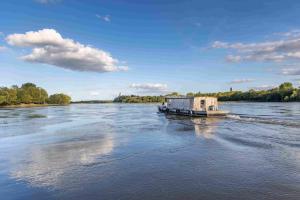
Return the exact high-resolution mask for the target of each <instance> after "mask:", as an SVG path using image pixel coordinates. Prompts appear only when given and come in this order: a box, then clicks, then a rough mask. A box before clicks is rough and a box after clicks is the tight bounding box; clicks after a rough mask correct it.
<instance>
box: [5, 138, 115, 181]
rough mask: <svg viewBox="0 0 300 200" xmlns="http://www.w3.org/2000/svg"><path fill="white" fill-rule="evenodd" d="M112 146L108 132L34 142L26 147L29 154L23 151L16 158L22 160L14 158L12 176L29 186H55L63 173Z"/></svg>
mask: <svg viewBox="0 0 300 200" xmlns="http://www.w3.org/2000/svg"><path fill="white" fill-rule="evenodd" d="M113 148H114V140H113V138H112V137H109V136H103V137H101V138H100V139H99V138H98V139H95V138H92V139H91V138H90V139H87V138H86V137H85V138H79V139H78V140H76V141H67V142H60V143H55V144H50V145H46V146H34V147H32V148H30V149H29V151H30V152H29V153H28V154H29V155H23V158H26V160H22V158H15V159H21V160H18V161H17V162H20V163H19V165H17V168H16V169H15V170H13V171H12V173H11V176H12V177H13V178H15V179H19V180H23V181H27V182H29V183H30V184H31V185H32V186H47V187H48V186H52V187H56V186H59V185H60V184H62V182H63V176H64V175H66V174H67V173H73V172H72V171H73V170H74V168H75V169H78V167H80V166H84V165H89V164H93V163H95V162H97V159H99V158H100V157H101V156H104V155H107V154H109V153H111V152H112V150H113ZM101 159H107V158H105V157H103V158H101ZM12 162H14V160H12Z"/></svg>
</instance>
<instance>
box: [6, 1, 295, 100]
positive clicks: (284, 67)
mask: <svg viewBox="0 0 300 200" xmlns="http://www.w3.org/2000/svg"><path fill="white" fill-rule="evenodd" d="M0 19H1V20H0V32H1V33H0V71H1V79H0V85H1V86H11V85H13V84H18V85H20V84H22V83H24V82H34V83H36V84H37V85H39V86H41V87H43V88H45V89H47V90H48V91H49V93H50V94H51V93H56V92H64V93H67V94H70V95H71V96H72V98H73V99H74V100H83V99H111V98H114V97H115V96H117V95H118V94H119V93H120V92H121V93H122V94H139V95H146V94H165V93H167V92H171V91H178V92H181V93H187V92H190V91H192V92H198V91H201V92H216V91H227V90H229V88H230V87H233V88H234V89H236V90H248V89H251V88H255V89H260V88H269V87H272V86H277V85H278V84H280V83H282V82H284V81H290V82H292V83H294V85H296V86H299V81H300V65H298V63H299V59H300V21H299V19H300V1H297V0H294V1H289V0H284V1H282V0H276V1H275V0H274V1H262V0H259V1H257V0H252V1H237V0H236V1H235V0H230V1H229V0H227V1H225V0H223V1H221V0H210V1H200V0H198V1H155V0H154V1H143V0H139V1H134V0H132V1H117V0H116V1H70V0H28V1H26V0H24V1H13V0H11V1H1V2H0Z"/></svg>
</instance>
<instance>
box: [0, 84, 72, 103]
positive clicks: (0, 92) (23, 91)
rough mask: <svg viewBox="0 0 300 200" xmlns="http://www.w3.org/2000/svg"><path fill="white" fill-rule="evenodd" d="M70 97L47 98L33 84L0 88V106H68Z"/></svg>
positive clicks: (55, 96) (40, 89)
mask: <svg viewBox="0 0 300 200" xmlns="http://www.w3.org/2000/svg"><path fill="white" fill-rule="evenodd" d="M70 101H71V97H69V96H67V95H65V94H54V95H51V96H50V97H49V98H48V93H47V91H46V90H45V89H43V88H41V87H37V86H36V85H35V84H33V83H24V84H23V85H22V86H21V87H18V86H17V85H13V86H12V87H10V88H8V87H0V106H6V105H19V104H46V103H49V104H69V103H70Z"/></svg>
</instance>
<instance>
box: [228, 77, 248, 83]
mask: <svg viewBox="0 0 300 200" xmlns="http://www.w3.org/2000/svg"><path fill="white" fill-rule="evenodd" d="M253 81H254V79H250V78H247V79H235V80H233V81H230V82H229V84H241V83H250V82H253Z"/></svg>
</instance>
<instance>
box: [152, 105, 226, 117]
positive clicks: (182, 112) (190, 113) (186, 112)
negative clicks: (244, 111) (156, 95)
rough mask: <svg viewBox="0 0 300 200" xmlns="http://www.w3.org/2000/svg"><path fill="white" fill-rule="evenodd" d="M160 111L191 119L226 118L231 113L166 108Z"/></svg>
mask: <svg viewBox="0 0 300 200" xmlns="http://www.w3.org/2000/svg"><path fill="white" fill-rule="evenodd" d="M158 111H159V112H162V113H166V114H173V115H182V116H191V117H207V116H225V115H227V114H228V113H229V112H228V111H224V110H211V111H191V110H179V109H177V110H169V109H168V108H166V107H158Z"/></svg>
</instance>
